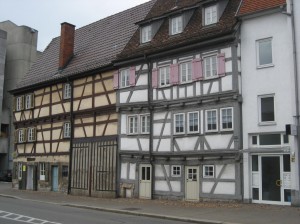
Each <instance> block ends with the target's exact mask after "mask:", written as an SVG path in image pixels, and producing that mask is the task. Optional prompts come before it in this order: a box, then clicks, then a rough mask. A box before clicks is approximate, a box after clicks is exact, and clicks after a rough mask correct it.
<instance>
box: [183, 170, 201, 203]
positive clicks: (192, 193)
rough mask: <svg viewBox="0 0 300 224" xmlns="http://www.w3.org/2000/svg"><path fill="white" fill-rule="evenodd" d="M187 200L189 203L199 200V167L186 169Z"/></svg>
mask: <svg viewBox="0 0 300 224" xmlns="http://www.w3.org/2000/svg"><path fill="white" fill-rule="evenodd" d="M185 177H186V182H185V199H186V200H187V201H198V200H199V167H198V166H187V167H186V169H185Z"/></svg>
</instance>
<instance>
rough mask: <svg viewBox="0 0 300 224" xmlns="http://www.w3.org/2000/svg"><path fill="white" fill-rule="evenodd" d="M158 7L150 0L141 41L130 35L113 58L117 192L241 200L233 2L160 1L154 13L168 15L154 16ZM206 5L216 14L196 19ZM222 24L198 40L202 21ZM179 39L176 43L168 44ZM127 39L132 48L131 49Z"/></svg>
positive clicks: (238, 78)
mask: <svg viewBox="0 0 300 224" xmlns="http://www.w3.org/2000/svg"><path fill="white" fill-rule="evenodd" d="M161 4H162V1H157V3H156V4H155V5H154V7H153V8H152V10H151V11H150V13H149V14H148V16H147V17H146V19H145V20H144V21H142V22H140V23H139V25H140V27H141V29H140V30H138V31H137V32H136V36H138V35H140V38H141V39H140V43H138V41H137V40H139V38H136V39H134V38H133V39H134V40H135V41H136V42H133V43H132V44H131V45H130V44H129V45H127V46H128V47H127V48H125V50H124V51H123V53H121V56H120V59H119V60H118V61H117V62H116V63H115V65H116V66H119V71H118V73H116V74H115V75H114V77H115V78H114V82H115V83H114V86H115V88H116V89H117V108H118V110H119V154H120V172H119V177H120V180H119V182H120V183H119V184H120V195H121V196H123V197H139V198H146V199H151V198H172V199H185V200H190V201H199V200H203V199H227V200H231V199H232V200H241V199H242V195H241V194H242V193H241V184H242V183H241V158H240V151H239V150H240V149H241V147H242V143H241V97H240V94H241V86H240V85H241V73H240V45H239V42H238V41H237V36H236V31H237V30H236V28H237V22H236V21H235V20H234V18H232V19H233V20H230V19H229V20H226V19H225V18H226V16H225V15H227V16H228V15H232V14H233V12H234V11H235V10H237V6H238V1H230V2H228V1H217V2H216V1H211V2H207V3H206V4H202V3H201V1H194V2H193V3H184V1H181V2H179V3H178V5H177V6H175V5H174V1H167V3H166V4H165V5H164V6H163V7H164V8H163V9H164V11H163V12H160V13H166V14H168V13H169V14H168V17H164V16H161V15H160V14H159V13H157V11H156V9H158V8H161V7H162V5H161ZM174 6H175V8H173V7H174ZM208 7H211V8H212V9H213V12H212V13H213V14H214V10H216V13H217V16H216V18H215V16H214V15H211V11H210V12H209V13H208V12H207V17H208V18H206V16H205V18H206V19H208V20H210V19H211V16H212V17H213V19H212V21H210V23H212V24H207V25H206V24H202V23H201V21H203V20H202V12H206V10H207V8H208ZM171 9H172V10H171ZM177 9H178V11H177ZM170 10H171V12H170ZM175 18H176V19H175ZM205 18H203V19H205ZM149 21H151V22H149ZM178 21H179V22H178ZM226 22H227V23H228V24H226V25H228V27H230V26H231V28H230V30H229V31H228V33H230V35H228V33H227V35H225V34H224V35H220V36H218V37H217V36H215V35H214V34H211V35H212V37H211V38H210V40H206V39H205V40H201V39H200V37H201V35H205V33H206V31H205V29H209V27H208V26H211V25H213V26H215V27H214V28H213V31H211V32H212V33H213V32H218V31H219V29H221V27H222V26H223V25H222V24H224V23H226ZM178 23H179V24H178ZM203 23H204V21H203ZM145 24H146V25H145ZM144 26H150V27H151V30H152V33H151V35H150V36H151V38H152V39H151V38H150V39H151V40H150V41H148V42H149V43H143V41H145V39H147V38H148V37H147V38H143V36H144V35H145V34H144V32H143V27H144ZM193 26H198V28H197V29H198V30H197V32H198V33H197V34H198V35H199V39H200V40H198V42H197V43H196V42H192V41H190V40H189V37H190V35H191V36H193V35H194V33H192V32H191V27H193ZM148 29H149V28H148ZM155 30H156V32H155ZM140 32H141V33H140ZM173 32H175V33H173ZM163 34H167V36H165V35H163ZM162 36H163V37H164V38H165V39H159V38H162ZM173 38H174V39H173ZM176 38H178V39H179V40H178V39H177V40H176ZM180 38H184V40H182V42H183V43H182V44H181V45H180V46H178V47H172V48H171V47H169V48H168V46H169V45H170V46H172V44H173V43H174V42H175V41H177V42H180V40H181V39H180ZM134 40H132V41H134ZM163 42H165V43H164V44H163ZM180 43H181V42H180ZM134 44H136V45H137V44H139V47H137V48H130V46H133V45H134ZM164 45H165V46H164ZM152 47H153V48H154V47H155V50H152V49H150V48H152ZM139 51H140V52H142V53H140V54H143V57H139V55H138V54H137V53H136V52H139ZM133 52H134V53H133ZM122 54H123V55H122ZM122 56H123V57H124V59H123V60H122ZM126 57H127V58H129V59H130V60H129V59H128V60H126ZM132 61H133V62H134V63H133V62H132Z"/></svg>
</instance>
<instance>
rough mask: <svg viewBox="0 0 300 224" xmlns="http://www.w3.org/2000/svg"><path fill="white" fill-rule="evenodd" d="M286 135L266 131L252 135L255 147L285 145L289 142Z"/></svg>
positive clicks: (252, 142) (252, 143)
mask: <svg viewBox="0 0 300 224" xmlns="http://www.w3.org/2000/svg"><path fill="white" fill-rule="evenodd" d="M285 136H286V135H284V134H280V133H265V134H259V135H252V136H251V139H252V141H251V145H252V146H253V147H259V146H263V147H268V146H275V147H276V146H277V147H278V146H284V145H286V144H288V143H287V139H286V137H285Z"/></svg>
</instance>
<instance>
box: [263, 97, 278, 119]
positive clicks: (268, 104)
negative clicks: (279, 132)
mask: <svg viewBox="0 0 300 224" xmlns="http://www.w3.org/2000/svg"><path fill="white" fill-rule="evenodd" d="M260 100H261V121H274V120H275V116H274V97H264V98H261V99H260Z"/></svg>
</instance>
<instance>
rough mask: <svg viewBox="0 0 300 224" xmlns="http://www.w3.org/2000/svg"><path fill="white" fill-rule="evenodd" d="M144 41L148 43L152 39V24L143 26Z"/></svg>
mask: <svg viewBox="0 0 300 224" xmlns="http://www.w3.org/2000/svg"><path fill="white" fill-rule="evenodd" d="M141 38H142V43H147V42H149V41H151V39H152V27H151V25H149V26H144V27H143V28H142V37H141Z"/></svg>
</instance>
